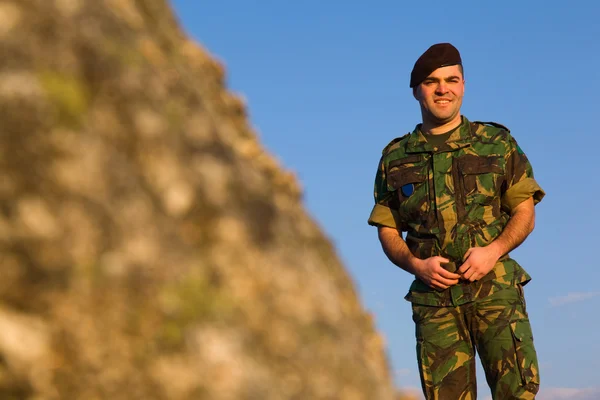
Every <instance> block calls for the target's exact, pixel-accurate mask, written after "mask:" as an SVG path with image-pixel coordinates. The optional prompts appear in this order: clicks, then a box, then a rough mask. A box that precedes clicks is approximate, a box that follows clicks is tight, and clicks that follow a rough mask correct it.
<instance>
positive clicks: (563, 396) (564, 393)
mask: <svg viewBox="0 0 600 400" xmlns="http://www.w3.org/2000/svg"><path fill="white" fill-rule="evenodd" d="M536 398H537V399H539V400H598V399H600V388H582V389H578V388H553V387H550V388H545V387H543V386H542V388H541V389H540V392H539V393H538V395H537V397H536Z"/></svg>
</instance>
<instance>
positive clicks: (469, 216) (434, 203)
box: [369, 117, 544, 306]
mask: <svg viewBox="0 0 600 400" xmlns="http://www.w3.org/2000/svg"><path fill="white" fill-rule="evenodd" d="M530 196H533V199H534V203H536V204H537V203H538V202H539V201H540V200H541V199H542V198H543V196H544V192H543V191H542V189H541V188H540V186H539V185H538V184H537V183H536V182H535V180H534V178H533V170H532V168H531V164H530V163H529V161H528V160H527V157H526V156H525V154H524V153H523V152H522V151H521V150H520V148H519V147H518V145H517V143H516V141H515V140H514V138H513V137H512V136H511V135H510V132H509V130H508V129H507V128H505V127H503V126H502V125H499V124H494V123H481V122H469V121H468V120H467V118H465V117H463V122H462V124H461V126H460V128H459V129H456V130H455V131H454V132H453V133H452V134H451V135H450V137H449V139H448V141H447V143H446V144H445V145H442V146H439V147H433V146H432V145H431V144H430V143H428V142H427V139H426V138H425V136H424V135H423V133H421V131H420V130H419V126H417V128H416V129H415V130H414V131H413V132H412V133H411V134H409V135H406V136H404V137H402V138H399V139H396V140H394V141H392V142H391V143H390V144H389V145H388V146H387V147H386V148H385V149H384V152H383V157H382V158H381V161H380V165H379V169H378V172H377V176H376V180H375V203H376V204H375V207H374V209H373V212H372V213H371V217H370V218H369V223H370V224H372V225H385V226H391V227H394V228H397V229H399V230H402V231H406V232H407V234H406V239H405V240H406V244H407V246H408V248H409V249H410V251H411V252H412V253H413V254H414V255H415V257H418V258H421V259H426V258H429V257H431V256H436V255H439V256H443V257H446V258H448V259H449V260H451V263H450V264H449V265H448V269H450V270H456V269H458V268H459V267H460V265H461V262H462V260H463V256H464V254H465V252H466V251H467V250H468V249H469V248H470V247H482V246H486V245H488V244H489V243H491V242H492V241H493V240H494V239H495V238H496V237H498V235H500V233H501V232H502V230H503V229H504V227H505V226H506V223H507V222H508V219H509V217H510V211H511V209H512V208H513V207H514V206H516V205H517V204H518V202H519V199H520V200H521V201H522V200H524V199H526V198H528V197H530ZM530 279H531V278H530V276H529V275H528V274H527V272H526V271H525V270H524V269H523V268H522V267H521V266H520V265H519V264H518V263H517V262H516V261H514V260H513V259H512V258H510V257H508V256H504V257H502V258H501V259H500V260H499V261H498V263H497V264H496V266H495V267H494V268H493V269H492V271H490V273H488V274H487V275H486V276H485V277H483V278H482V279H480V280H479V281H477V282H473V283H469V282H461V283H459V284H457V285H454V286H452V287H450V288H448V289H446V290H444V291H437V290H435V289H432V288H430V287H429V286H427V285H426V284H425V283H423V282H421V281H420V280H418V279H416V280H415V281H414V282H413V284H412V285H411V287H410V290H409V293H408V295H407V296H406V299H407V300H409V301H411V302H413V303H418V304H423V305H431V306H457V305H461V304H465V303H468V302H471V301H474V300H476V299H481V298H485V297H487V296H489V295H491V294H493V293H495V292H496V291H498V290H502V289H506V288H511V287H514V286H515V285H516V284H519V283H520V284H525V283H527V282H528V281H529V280H530Z"/></svg>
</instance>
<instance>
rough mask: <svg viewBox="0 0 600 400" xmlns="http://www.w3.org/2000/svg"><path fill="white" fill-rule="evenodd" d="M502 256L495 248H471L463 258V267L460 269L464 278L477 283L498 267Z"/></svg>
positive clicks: (459, 271)
mask: <svg viewBox="0 0 600 400" xmlns="http://www.w3.org/2000/svg"><path fill="white" fill-rule="evenodd" d="M498 258H500V256H499V255H498V254H497V252H496V251H495V248H494V247H493V246H491V245H490V246H485V247H471V248H470V249H469V250H467V252H466V253H465V256H464V257H463V260H464V262H463V265H461V266H460V268H459V269H458V271H457V272H458V273H459V274H461V275H462V278H463V279H465V280H468V281H471V282H474V281H477V280H479V279H481V278H483V277H484V276H485V275H487V274H488V272H490V271H491V270H492V269H493V268H494V265H496V262H497V261H498Z"/></svg>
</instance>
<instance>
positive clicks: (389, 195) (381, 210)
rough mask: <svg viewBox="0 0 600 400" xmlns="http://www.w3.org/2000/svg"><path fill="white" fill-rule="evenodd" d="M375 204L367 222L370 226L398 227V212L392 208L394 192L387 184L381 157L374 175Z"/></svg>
mask: <svg viewBox="0 0 600 400" xmlns="http://www.w3.org/2000/svg"><path fill="white" fill-rule="evenodd" d="M374 197H375V205H374V206H373V209H372V210H371V215H370V216H369V220H368V224H369V225H372V226H387V227H390V228H395V229H400V227H401V224H400V221H399V217H398V213H397V212H396V211H395V210H394V208H393V204H392V203H393V199H394V192H390V191H389V190H388V186H387V179H386V171H385V163H384V159H383V157H382V158H381V160H380V161H379V167H378V168H377V174H376V176H375V193H374Z"/></svg>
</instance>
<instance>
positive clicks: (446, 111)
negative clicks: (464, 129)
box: [413, 65, 465, 126]
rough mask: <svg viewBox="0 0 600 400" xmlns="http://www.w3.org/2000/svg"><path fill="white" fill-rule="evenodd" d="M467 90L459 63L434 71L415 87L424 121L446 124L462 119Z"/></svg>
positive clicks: (414, 93)
mask: <svg viewBox="0 0 600 400" xmlns="http://www.w3.org/2000/svg"><path fill="white" fill-rule="evenodd" d="M464 92H465V81H464V79H463V74H462V72H461V68H460V66H458V65H450V66H448V67H441V68H438V69H436V70H435V71H433V72H432V73H431V74H430V75H429V76H428V77H427V78H425V80H424V81H423V82H421V84H419V85H418V86H417V87H415V88H414V89H413V95H414V96H415V99H417V100H418V101H419V104H420V105H421V114H422V116H423V123H427V124H432V125H434V126H439V125H444V124H447V123H450V122H452V121H454V120H457V119H460V106H461V105H462V98H463V94H464Z"/></svg>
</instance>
